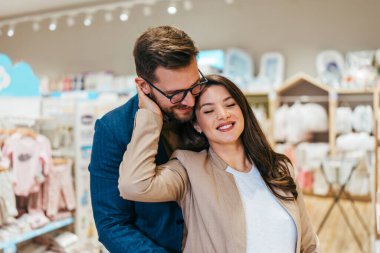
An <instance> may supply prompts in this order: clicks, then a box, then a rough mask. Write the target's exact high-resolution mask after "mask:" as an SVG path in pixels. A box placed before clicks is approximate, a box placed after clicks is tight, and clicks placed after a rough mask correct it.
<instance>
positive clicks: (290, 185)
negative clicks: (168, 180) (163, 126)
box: [181, 75, 298, 200]
mask: <svg viewBox="0 0 380 253" xmlns="http://www.w3.org/2000/svg"><path fill="white" fill-rule="evenodd" d="M206 78H207V80H208V81H209V82H208V84H207V86H210V85H221V86H223V87H225V88H226V89H227V90H228V92H229V93H230V94H231V96H232V97H233V99H234V100H235V101H236V103H237V104H238V105H239V107H240V109H241V110H242V113H243V115H244V130H243V132H242V135H241V139H242V142H243V145H244V150H245V152H246V154H247V156H248V158H249V159H250V160H251V162H253V163H254V164H255V165H256V167H257V169H258V170H259V172H260V174H261V176H262V178H263V179H264V181H265V184H266V185H267V186H268V187H269V188H270V189H271V191H272V192H273V194H274V195H276V196H277V197H278V198H280V199H283V200H294V199H297V196H298V193H297V189H296V184H295V182H294V180H293V178H292V177H291V175H290V171H289V168H288V164H291V162H290V160H289V158H288V157H287V156H285V155H283V154H279V153H276V152H274V150H273V149H272V148H271V146H270V145H269V142H268V140H267V138H266V137H265V135H264V133H263V131H262V130H261V127H260V125H259V123H258V121H257V119H256V117H255V115H254V114H253V112H252V109H251V107H250V105H249V103H248V101H247V99H246V97H245V96H244V94H243V93H242V91H241V90H240V89H239V88H238V87H237V86H236V85H235V84H234V83H233V82H231V81H230V80H228V79H227V78H225V77H223V76H220V75H208V76H206ZM207 86H206V87H207ZM201 96H202V95H201ZM198 101H199V97H198V98H197V101H196V104H197V103H198ZM195 120H196V119H195V114H194V119H193V120H192V121H193V122H194V121H195ZM181 135H182V138H183V140H182V141H183V146H181V148H183V149H190V150H193V151H200V150H203V149H206V148H208V147H209V144H208V141H207V138H206V136H204V135H203V134H199V133H198V132H197V131H195V129H194V128H193V127H192V123H191V122H189V123H185V124H184V127H183V128H182V129H181ZM276 188H277V189H281V190H283V191H285V192H291V193H292V194H293V197H287V196H283V195H280V194H278V193H277V192H276V191H275V189H276Z"/></svg>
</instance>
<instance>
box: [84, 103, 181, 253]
mask: <svg viewBox="0 0 380 253" xmlns="http://www.w3.org/2000/svg"><path fill="white" fill-rule="evenodd" d="M137 109H138V97H137V96H134V97H133V98H131V99H130V100H129V101H128V102H127V103H126V104H124V105H122V106H120V107H118V108H116V109H114V110H112V111H110V112H109V113H107V114H106V115H104V116H103V117H102V118H101V119H99V120H97V121H96V124H95V135H94V142H93V147H92V154H91V163H90V165H89V171H90V181H91V201H92V209H93V214H94V219H95V224H96V228H97V231H98V234H99V241H100V242H102V243H103V244H104V246H105V247H106V248H107V249H108V250H109V251H110V252H111V253H128V252H131V253H132V252H133V253H138V252H144V253H148V252H155V253H156V252H158V253H160V252H180V251H181V245H182V236H183V235H182V233H183V217H182V212H181V208H180V207H179V206H178V204H177V203H176V202H165V203H142V202H134V201H128V200H124V199H122V198H121V197H120V193H119V189H118V179H119V165H120V163H121V161H122V159H123V154H124V152H125V150H126V148H127V145H128V143H129V142H130V140H131V136H132V132H133V127H134V118H135V114H136V112H137ZM167 160H168V156H167V154H166V152H165V149H164V145H163V143H162V141H160V142H159V148H158V154H157V156H156V162H157V163H158V164H162V163H165V162H167Z"/></svg>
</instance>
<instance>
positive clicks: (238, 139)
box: [119, 75, 319, 253]
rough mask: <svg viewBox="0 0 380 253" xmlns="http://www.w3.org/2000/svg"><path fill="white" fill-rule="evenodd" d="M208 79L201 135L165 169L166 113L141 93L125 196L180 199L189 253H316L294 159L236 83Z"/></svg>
mask: <svg viewBox="0 0 380 253" xmlns="http://www.w3.org/2000/svg"><path fill="white" fill-rule="evenodd" d="M207 79H208V84H207V86H206V88H205V89H204V90H203V91H202V93H201V95H200V96H199V97H198V98H197V101H196V105H195V119H194V122H193V126H194V129H195V130H196V132H195V131H193V133H190V134H188V137H187V141H186V142H185V143H186V144H187V145H188V146H189V147H192V148H191V149H192V150H196V151H188V150H187V151H186V150H177V151H176V152H174V154H173V155H172V157H171V159H170V160H169V161H168V162H167V163H166V164H163V165H160V166H156V164H155V155H156V153H157V148H158V140H159V136H160V131H161V127H162V113H161V111H160V109H159V107H158V106H157V105H156V104H155V103H154V102H153V101H152V100H150V99H149V98H148V97H147V96H146V95H145V94H144V93H143V92H142V91H141V90H140V89H138V94H139V100H140V109H139V110H138V112H137V114H136V119H135V129H134V131H133V136H132V139H131V142H130V144H129V145H128V147H127V151H126V152H125V153H124V157H123V161H122V163H121V165H120V178H119V190H120V193H121V196H122V197H123V198H126V199H130V200H134V201H143V202H165V201H177V202H178V203H179V204H180V206H181V208H182V212H183V217H184V220H185V223H186V225H187V241H186V243H185V246H184V252H196V253H200V252H207V253H208V252H218V253H221V252H233V253H240V252H242V253H243V252H244V253H245V252H258V253H264V252H265V253H267V252H268V253H269V252H273V253H274V252H276V253H278V252H282V253H288V252H289V253H290V252H292V253H294V252H297V253H298V252H318V251H319V249H318V239H317V237H316V235H315V233H314V232H313V229H312V227H311V223H310V221H309V218H308V216H307V213H306V209H305V205H304V202H303V199H302V195H301V193H300V192H299V191H298V190H297V187H296V184H295V182H294V180H293V178H294V174H293V171H292V167H291V164H290V161H289V159H288V158H287V157H286V156H284V155H281V154H278V153H275V152H274V151H273V150H272V149H271V147H270V145H269V143H268V141H267V140H266V138H265V136H264V134H263V132H262V130H261V129H260V127H259V124H258V122H257V120H256V118H255V117H254V115H253V113H252V110H251V109H250V106H249V104H248V102H247V100H246V98H245V97H244V95H243V93H242V92H241V91H240V90H239V88H238V87H237V86H236V85H235V84H233V83H232V82H231V81H229V80H228V79H226V78H224V77H222V76H218V75H211V76H208V77H207ZM146 108H148V109H146ZM197 132H198V133H197Z"/></svg>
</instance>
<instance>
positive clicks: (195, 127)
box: [193, 122, 202, 134]
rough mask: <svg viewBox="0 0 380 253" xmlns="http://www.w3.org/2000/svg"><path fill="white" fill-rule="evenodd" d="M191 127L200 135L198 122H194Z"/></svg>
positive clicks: (200, 130)
mask: <svg viewBox="0 0 380 253" xmlns="http://www.w3.org/2000/svg"><path fill="white" fill-rule="evenodd" d="M193 127H194V129H195V131H197V132H198V133H200V134H201V133H202V129H201V127H200V126H199V124H198V122H194V123H193Z"/></svg>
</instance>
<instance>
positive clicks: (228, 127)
mask: <svg viewBox="0 0 380 253" xmlns="http://www.w3.org/2000/svg"><path fill="white" fill-rule="evenodd" d="M234 125H235V122H225V123H222V124H220V125H219V126H218V127H217V128H216V129H217V130H219V131H221V132H228V131H230V130H231V129H232V128H233V127H234Z"/></svg>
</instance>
